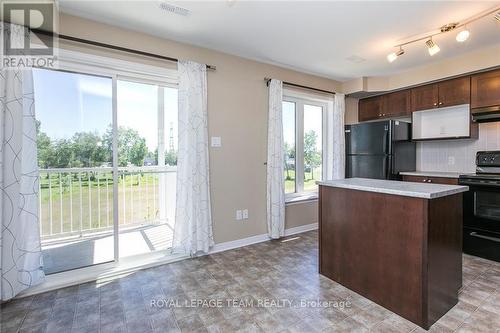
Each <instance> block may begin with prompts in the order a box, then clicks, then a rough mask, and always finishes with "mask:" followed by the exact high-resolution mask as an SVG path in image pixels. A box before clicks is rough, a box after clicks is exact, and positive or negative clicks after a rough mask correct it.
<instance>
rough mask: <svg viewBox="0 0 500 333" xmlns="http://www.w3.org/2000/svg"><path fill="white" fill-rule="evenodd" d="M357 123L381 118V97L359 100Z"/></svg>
mask: <svg viewBox="0 0 500 333" xmlns="http://www.w3.org/2000/svg"><path fill="white" fill-rule="evenodd" d="M358 108H359V109H358V119H359V121H365V120H373V119H377V118H381V117H383V116H382V97H381V96H376V97H369V98H365V99H361V100H360V101H359V106H358Z"/></svg>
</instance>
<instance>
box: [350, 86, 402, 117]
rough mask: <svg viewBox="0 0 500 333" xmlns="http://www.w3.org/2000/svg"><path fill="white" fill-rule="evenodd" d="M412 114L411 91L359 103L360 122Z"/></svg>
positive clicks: (367, 99)
mask: <svg viewBox="0 0 500 333" xmlns="http://www.w3.org/2000/svg"><path fill="white" fill-rule="evenodd" d="M410 114H411V109H410V90H403V91H396V92H393V93H390V94H386V95H382V96H375V97H369V98H365V99H361V100H360V101H359V110H358V118H359V121H366V120H374V119H383V118H390V117H402V116H406V115H408V116H409V115H410Z"/></svg>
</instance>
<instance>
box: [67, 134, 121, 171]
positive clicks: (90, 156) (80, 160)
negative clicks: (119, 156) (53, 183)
mask: <svg viewBox="0 0 500 333" xmlns="http://www.w3.org/2000/svg"><path fill="white" fill-rule="evenodd" d="M71 140H72V149H73V154H74V156H75V158H74V159H73V161H72V163H71V166H72V167H95V166H100V165H102V164H103V163H105V162H108V161H111V158H110V153H109V151H108V148H107V147H106V145H105V144H104V142H103V139H102V138H101V136H100V135H99V134H98V133H97V132H79V133H75V134H74V135H73V137H72V139H71Z"/></svg>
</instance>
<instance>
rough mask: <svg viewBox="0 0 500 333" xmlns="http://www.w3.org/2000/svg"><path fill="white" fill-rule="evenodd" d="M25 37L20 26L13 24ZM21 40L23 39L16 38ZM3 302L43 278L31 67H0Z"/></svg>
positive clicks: (0, 191) (0, 186)
mask: <svg viewBox="0 0 500 333" xmlns="http://www.w3.org/2000/svg"><path fill="white" fill-rule="evenodd" d="M11 29H12V30H11V31H12V32H13V33H14V35H13V37H15V38H23V30H24V28H22V27H19V26H16V27H12V28H11ZM20 40H21V41H22V39H20ZM0 104H1V105H0V107H1V109H0V140H1V142H2V145H1V147H0V217H1V221H0V225H1V234H0V272H1V276H2V280H1V300H2V301H6V300H9V299H11V298H13V297H14V296H15V295H17V294H18V293H19V292H21V291H22V290H24V289H27V288H29V287H31V286H34V285H36V284H38V283H40V282H42V281H43V279H44V273H43V270H42V254H41V249H40V229H39V220H38V166H37V148H36V138H37V135H36V123H35V106H34V94H33V76H32V71H31V70H28V69H24V70H6V69H2V70H0Z"/></svg>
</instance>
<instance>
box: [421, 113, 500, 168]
mask: <svg viewBox="0 0 500 333" xmlns="http://www.w3.org/2000/svg"><path fill="white" fill-rule="evenodd" d="M479 150H500V122H496V123H485V124H479V138H478V139H476V140H451V141H429V142H419V143H417V170H422V171H450V172H474V171H475V169H476V166H475V158H476V152H477V151H479ZM450 158H451V159H454V160H455V161H454V164H452V161H450Z"/></svg>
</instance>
